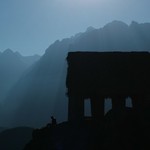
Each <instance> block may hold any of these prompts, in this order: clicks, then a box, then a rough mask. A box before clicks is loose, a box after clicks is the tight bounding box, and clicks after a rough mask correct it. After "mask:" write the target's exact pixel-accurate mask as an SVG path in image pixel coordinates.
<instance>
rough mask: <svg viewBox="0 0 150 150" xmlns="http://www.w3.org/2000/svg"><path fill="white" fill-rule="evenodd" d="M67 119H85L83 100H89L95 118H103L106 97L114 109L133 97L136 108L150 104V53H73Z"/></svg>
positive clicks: (70, 66)
mask: <svg viewBox="0 0 150 150" xmlns="http://www.w3.org/2000/svg"><path fill="white" fill-rule="evenodd" d="M67 62H68V74H67V79H66V86H67V89H68V99H69V100H68V103H69V105H68V120H69V121H77V120H83V119H84V101H85V100H86V99H90V102H91V113H92V118H93V119H96V120H99V119H102V118H103V117H104V99H105V98H108V97H110V98H111V99H112V110H116V111H118V112H119V111H121V110H123V109H124V108H125V98H126V97H131V98H132V106H133V109H134V110H135V111H141V110H142V109H145V108H146V107H150V53H148V52H70V53H68V57H67Z"/></svg>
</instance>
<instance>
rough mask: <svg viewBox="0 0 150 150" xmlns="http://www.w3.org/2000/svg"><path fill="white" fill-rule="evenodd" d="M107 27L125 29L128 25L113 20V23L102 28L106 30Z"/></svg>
mask: <svg viewBox="0 0 150 150" xmlns="http://www.w3.org/2000/svg"><path fill="white" fill-rule="evenodd" d="M107 27H108V28H114V27H119V28H122V27H125V28H127V27H128V25H127V24H126V23H124V22H122V21H118V20H114V21H112V22H110V23H108V24H106V25H105V26H104V28H107Z"/></svg>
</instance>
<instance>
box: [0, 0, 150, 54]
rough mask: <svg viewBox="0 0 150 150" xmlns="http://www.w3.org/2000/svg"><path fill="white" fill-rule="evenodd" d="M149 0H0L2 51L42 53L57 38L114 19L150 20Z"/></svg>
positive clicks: (128, 21) (97, 26)
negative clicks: (8, 49) (9, 49)
mask: <svg viewBox="0 0 150 150" xmlns="http://www.w3.org/2000/svg"><path fill="white" fill-rule="evenodd" d="M149 6H150V1H149V0H142V1H141V0H126V1H124V0H0V51H4V50H5V49H7V48H11V49H13V50H14V51H19V52H20V53H21V54H23V55H32V54H35V53H36V54H40V55H42V54H43V53H44V51H45V49H46V48H47V47H48V46H49V45H50V44H52V43H53V42H54V41H55V40H57V39H60V40H61V39H62V38H65V37H70V36H72V35H74V34H76V33H78V32H83V31H85V30H86V28H87V27H88V26H93V27H95V28H100V27H102V26H103V25H104V24H106V23H108V22H111V21H113V20H121V21H124V22H126V23H127V24H130V22H131V21H132V20H135V21H137V22H140V23H143V22H150V17H149V14H150V9H149Z"/></svg>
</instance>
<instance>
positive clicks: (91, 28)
mask: <svg viewBox="0 0 150 150" xmlns="http://www.w3.org/2000/svg"><path fill="white" fill-rule="evenodd" d="M93 30H95V28H94V27H92V26H89V27H88V28H87V29H86V32H90V31H93Z"/></svg>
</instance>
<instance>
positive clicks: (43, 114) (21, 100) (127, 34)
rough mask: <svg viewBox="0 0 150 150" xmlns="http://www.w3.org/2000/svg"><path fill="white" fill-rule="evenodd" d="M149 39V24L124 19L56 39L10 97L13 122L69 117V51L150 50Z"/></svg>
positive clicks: (36, 122) (35, 122)
mask: <svg viewBox="0 0 150 150" xmlns="http://www.w3.org/2000/svg"><path fill="white" fill-rule="evenodd" d="M149 41H150V24H149V23H144V24H138V23H136V22H132V23H131V25H129V26H128V25H126V24H125V23H123V22H120V21H113V22H111V23H109V24H107V25H105V26H104V27H103V28H100V29H92V30H87V31H86V32H85V33H80V34H77V35H76V36H74V37H71V38H68V39H64V40H62V41H56V42H55V43H53V44H52V45H51V46H50V47H49V48H48V49H47V50H46V53H45V54H44V56H43V57H42V58H41V59H40V61H38V63H36V64H35V66H34V68H33V70H32V71H30V72H29V73H28V74H27V75H26V76H24V77H23V78H22V79H21V80H20V81H19V82H18V83H17V84H16V86H15V88H14V89H13V90H12V91H11V93H10V95H9V97H8V98H7V100H6V102H7V103H6V106H7V108H8V110H13V112H14V114H13V113H12V112H11V115H12V116H11V118H12V120H11V123H12V124H13V125H31V126H42V125H43V124H46V123H47V122H48V121H49V118H50V115H52V114H53V115H55V116H56V118H57V119H59V120H61V121H62V120H65V119H66V118H67V98H66V95H65V93H66V89H65V78H66V70H67V64H66V60H65V58H66V56H67V52H68V51H150V42H149ZM12 106H14V107H12ZM10 108H11V109H10Z"/></svg>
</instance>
